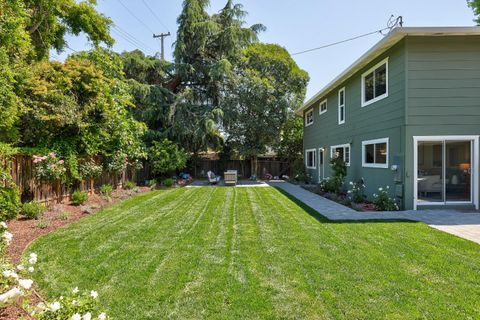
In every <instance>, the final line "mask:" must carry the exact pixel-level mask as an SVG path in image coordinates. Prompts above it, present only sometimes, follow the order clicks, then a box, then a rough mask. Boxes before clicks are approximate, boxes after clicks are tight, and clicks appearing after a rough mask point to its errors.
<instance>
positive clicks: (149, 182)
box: [148, 179, 157, 190]
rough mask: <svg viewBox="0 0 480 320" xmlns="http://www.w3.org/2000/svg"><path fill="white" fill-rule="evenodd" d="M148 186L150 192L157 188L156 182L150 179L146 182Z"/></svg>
mask: <svg viewBox="0 0 480 320" xmlns="http://www.w3.org/2000/svg"><path fill="white" fill-rule="evenodd" d="M148 186H149V187H150V189H151V190H154V189H156V188H157V180H155V179H152V180H149V181H148Z"/></svg>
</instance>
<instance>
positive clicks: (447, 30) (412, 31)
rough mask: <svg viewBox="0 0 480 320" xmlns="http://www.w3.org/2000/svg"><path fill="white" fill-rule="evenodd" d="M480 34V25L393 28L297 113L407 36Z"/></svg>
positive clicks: (298, 112) (299, 112)
mask: <svg viewBox="0 0 480 320" xmlns="http://www.w3.org/2000/svg"><path fill="white" fill-rule="evenodd" d="M465 35H480V27H402V28H395V29H393V30H392V31H391V32H390V33H389V34H388V35H386V36H385V37H384V38H383V39H382V40H380V41H379V42H377V44H376V45H374V46H373V47H372V48H371V49H370V50H368V51H367V52H366V53H365V54H363V55H362V56H361V57H360V58H359V59H357V61H355V62H354V63H353V64H352V65H350V67H348V68H347V69H346V70H345V71H343V72H342V73H341V74H340V75H338V76H337V77H336V78H335V79H333V80H332V81H331V82H330V83H329V84H327V85H326V86H325V87H324V88H323V89H321V90H320V91H319V92H318V93H316V94H315V95H314V96H313V97H312V98H310V99H309V100H308V101H307V102H305V103H304V105H303V106H302V107H301V108H299V109H298V110H297V111H296V113H297V114H298V115H303V111H305V109H308V108H309V107H311V106H312V105H313V104H314V103H315V102H318V101H319V99H320V98H323V97H325V96H326V95H327V94H328V93H330V91H332V90H333V89H335V88H336V87H337V86H339V85H341V84H342V83H343V82H344V81H345V80H347V79H348V78H350V77H351V76H353V75H354V74H355V73H357V72H358V71H360V70H361V69H362V68H364V67H365V66H366V65H367V64H368V63H370V62H371V61H372V60H374V59H375V58H378V56H380V55H381V54H382V53H384V52H385V51H387V50H388V49H390V48H391V47H392V46H394V45H395V44H397V43H398V42H399V41H400V40H402V39H403V38H404V37H406V36H465Z"/></svg>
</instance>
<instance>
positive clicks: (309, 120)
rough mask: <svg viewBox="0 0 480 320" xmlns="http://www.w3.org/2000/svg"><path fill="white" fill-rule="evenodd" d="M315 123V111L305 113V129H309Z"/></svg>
mask: <svg viewBox="0 0 480 320" xmlns="http://www.w3.org/2000/svg"><path fill="white" fill-rule="evenodd" d="M312 123H313V109H310V110H308V111H307V112H305V127H308V126H309V125H311V124H312Z"/></svg>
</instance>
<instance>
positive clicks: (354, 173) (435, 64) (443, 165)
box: [298, 27, 480, 209]
mask: <svg viewBox="0 0 480 320" xmlns="http://www.w3.org/2000/svg"><path fill="white" fill-rule="evenodd" d="M298 114H299V115H301V116H303V118H304V121H305V128H304V152H305V165H306V167H307V171H308V173H309V174H310V175H311V176H312V179H313V181H314V182H319V181H321V180H322V179H324V178H326V177H329V176H330V175H331V169H330V165H329V163H330V159H331V158H332V157H335V156H339V157H342V158H343V159H344V161H345V162H346V164H347V179H346V181H360V180H361V179H363V181H364V183H365V185H366V189H365V191H366V194H367V196H368V197H370V198H371V196H372V195H373V194H374V193H375V192H377V190H378V188H380V187H382V188H385V187H386V186H389V191H390V192H391V195H392V196H395V197H396V198H397V200H398V203H399V205H401V207H402V208H404V209H421V208H432V207H435V208H438V207H439V206H440V207H453V206H455V207H468V208H472V209H473V208H476V209H478V207H479V193H480V190H479V169H480V168H479V136H480V28H479V27H421V28H416V27H405V28H396V29H394V30H392V32H391V33H390V34H388V35H387V36H385V37H384V38H383V39H382V40H381V41H379V42H378V43H377V44H376V45H375V46H374V47H372V48H371V49H370V50H369V51H368V52H366V53H365V54H364V55H363V56H361V57H360V58H359V59H358V60H357V61H355V62H354V63H353V64H352V65H351V66H350V67H349V68H347V69H346V70H345V71H343V72H342V73H341V74H340V75H339V76H338V77H336V78H335V79H334V80H332V81H331V82H330V83H329V84H328V85H327V86H326V87H324V88H323V89H321V90H320V91H319V92H318V93H317V94H315V96H314V97H312V98H311V99H310V100H308V101H307V102H306V103H305V104H304V105H303V106H302V107H301V108H300V109H299V110H298ZM347 185H348V184H347Z"/></svg>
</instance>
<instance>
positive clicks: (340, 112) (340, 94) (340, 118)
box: [338, 88, 345, 124]
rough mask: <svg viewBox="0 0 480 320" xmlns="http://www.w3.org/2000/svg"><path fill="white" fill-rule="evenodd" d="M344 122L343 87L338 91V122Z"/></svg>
mask: <svg viewBox="0 0 480 320" xmlns="http://www.w3.org/2000/svg"><path fill="white" fill-rule="evenodd" d="M343 123H345V88H342V89H340V91H338V124H343Z"/></svg>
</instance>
